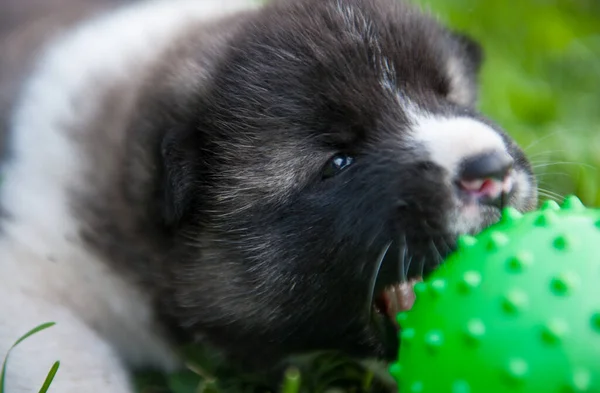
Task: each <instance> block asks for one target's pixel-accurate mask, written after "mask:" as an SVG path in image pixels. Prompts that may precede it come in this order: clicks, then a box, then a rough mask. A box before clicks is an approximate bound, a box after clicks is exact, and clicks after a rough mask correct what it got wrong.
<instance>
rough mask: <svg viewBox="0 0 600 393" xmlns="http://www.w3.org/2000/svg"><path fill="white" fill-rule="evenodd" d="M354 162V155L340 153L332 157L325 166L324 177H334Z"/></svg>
mask: <svg viewBox="0 0 600 393" xmlns="http://www.w3.org/2000/svg"><path fill="white" fill-rule="evenodd" d="M353 163H354V157H352V156H350V155H348V154H343V153H339V154H336V155H335V156H333V157H331V158H330V159H329V161H327V164H325V167H324V168H323V178H324V179H328V178H330V177H333V176H335V175H337V174H338V173H340V172H341V171H343V170H344V169H346V168H348V167H349V166H350V165H352V164H353Z"/></svg>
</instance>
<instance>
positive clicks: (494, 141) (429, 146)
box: [409, 110, 508, 176]
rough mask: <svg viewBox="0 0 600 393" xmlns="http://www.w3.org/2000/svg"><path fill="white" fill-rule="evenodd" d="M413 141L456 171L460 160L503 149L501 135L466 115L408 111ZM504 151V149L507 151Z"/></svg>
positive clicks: (436, 161)
mask: <svg viewBox="0 0 600 393" xmlns="http://www.w3.org/2000/svg"><path fill="white" fill-rule="evenodd" d="M409 116H410V120H411V123H412V125H411V133H412V138H413V139H414V141H415V144H417V145H419V146H422V147H423V148H425V150H426V151H427V153H428V154H429V157H430V159H431V161H433V162H434V163H436V164H437V165H439V166H440V167H442V168H444V169H446V171H447V172H448V174H449V175H450V176H455V175H456V174H457V171H458V168H459V166H460V164H461V162H462V161H463V160H465V159H468V158H470V157H473V156H476V155H478V154H481V153H488V152H505V153H507V152H506V146H505V144H504V141H503V139H502V137H501V136H500V135H499V134H498V133H497V132H495V131H494V130H493V129H492V128H490V127H489V126H488V125H486V124H484V123H482V122H479V121H477V120H474V119H472V118H469V117H443V116H438V115H433V114H430V113H425V112H422V111H419V112H416V111H412V110H410V111H409ZM507 154H508V153H507Z"/></svg>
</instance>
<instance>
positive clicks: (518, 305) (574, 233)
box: [390, 197, 600, 393]
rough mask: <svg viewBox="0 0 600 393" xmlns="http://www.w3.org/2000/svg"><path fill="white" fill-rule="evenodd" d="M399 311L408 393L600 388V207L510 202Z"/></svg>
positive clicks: (399, 369) (401, 378)
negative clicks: (521, 206) (532, 207)
mask: <svg viewBox="0 0 600 393" xmlns="http://www.w3.org/2000/svg"><path fill="white" fill-rule="evenodd" d="M415 293H416V296H417V300H416V302H415V305H414V307H413V309H412V310H411V311H409V312H406V313H401V314H399V315H398V322H399V324H400V326H401V327H402V330H401V333H400V350H399V356H398V361H397V362H396V363H394V364H393V365H392V366H391V368H390V371H391V373H392V375H393V376H394V378H395V379H396V381H397V382H398V388H399V391H400V392H401V393H500V392H502V393H505V392H522V393H580V392H581V393H583V392H586V393H599V392H600V210H598V209H588V208H586V207H584V206H583V205H582V204H581V202H580V201H579V200H578V199H577V198H575V197H568V198H566V199H565V201H564V203H563V205H562V207H559V206H558V204H556V203H554V202H547V203H545V204H544V205H543V207H542V208H541V209H539V210H537V211H534V212H530V213H527V214H525V215H521V214H520V213H519V212H517V211H516V210H514V209H510V208H509V209H506V210H505V211H504V212H503V217H502V219H501V220H500V222H499V223H497V224H495V225H493V226H492V227H490V228H488V229H487V230H485V231H483V232H482V233H481V234H479V235H478V236H477V237H462V238H461V239H460V241H459V247H458V249H457V251H456V252H455V253H454V254H452V255H451V256H450V257H449V258H448V259H447V261H446V263H445V264H444V265H442V266H441V267H440V268H439V269H438V270H437V271H436V272H434V273H433V274H432V275H431V276H430V277H428V279H427V280H426V281H425V282H423V283H420V284H417V286H416V287H415Z"/></svg>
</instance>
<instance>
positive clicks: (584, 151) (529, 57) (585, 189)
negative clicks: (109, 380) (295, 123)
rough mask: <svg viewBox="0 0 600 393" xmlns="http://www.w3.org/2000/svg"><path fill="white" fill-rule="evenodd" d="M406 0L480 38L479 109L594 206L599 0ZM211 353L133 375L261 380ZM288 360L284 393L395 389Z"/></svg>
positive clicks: (563, 189)
mask: <svg viewBox="0 0 600 393" xmlns="http://www.w3.org/2000/svg"><path fill="white" fill-rule="evenodd" d="M413 1H414V2H416V3H417V4H419V5H421V6H422V7H423V8H425V9H428V10H430V11H431V12H432V13H433V14H435V15H437V16H438V17H439V18H440V19H441V20H442V21H444V22H445V23H446V24H447V25H449V26H450V27H453V28H454V29H456V30H459V31H462V32H466V33H469V34H470V35H471V36H472V37H473V38H475V39H477V40H478V41H479V42H480V43H481V44H482V45H483V47H484V50H485V52H486V60H485V64H484V67H483V70H482V75H481V103H480V109H481V110H482V111H483V113H485V114H486V115H488V116H489V117H491V118H492V119H494V120H495V121H497V122H498V123H500V124H501V125H502V126H503V127H504V128H505V129H507V130H508V131H509V132H510V133H511V134H512V135H513V137H515V138H516V140H517V141H518V142H519V143H520V145H521V146H522V147H524V148H525V150H526V153H527V154H528V156H529V158H530V159H531V161H532V162H533V164H534V166H535V172H536V175H537V177H538V180H539V183H540V184H539V186H540V197H541V199H547V198H550V199H558V200H560V199H562V196H564V195H566V194H571V193H575V194H577V195H578V196H579V197H580V198H581V199H582V200H583V202H584V203H586V204H587V205H590V206H600V172H599V171H598V169H597V168H600V0H413ZM211 356H212V355H209V354H207V353H203V352H201V351H198V350H196V351H193V358H194V361H192V364H193V366H192V368H194V369H195V372H185V373H180V374H177V375H172V376H157V375H155V374H148V375H143V376H140V380H139V381H140V391H143V392H146V393H149V392H166V391H171V392H173V393H192V392H232V393H235V392H241V391H256V389H255V388H256V386H260V384H257V383H256V381H253V380H252V377H251V376H241V375H240V374H235V373H234V374H231V372H230V371H225V374H222V370H221V368H220V365H219V362H215V360H214V358H212V357H211ZM294 364H295V365H296V366H297V367H298V368H299V369H300V371H301V380H302V383H301V384H300V388H299V390H298V387H297V383H296V382H295V379H293V378H292V379H289V380H288V383H287V387H286V386H282V391H283V392H285V393H296V392H298V391H301V392H303V393H304V392H307V393H308V392H310V393H321V392H376V391H377V392H380V391H382V389H383V391H390V389H391V391H393V387H392V388H390V385H388V384H387V383H389V380H388V381H386V378H385V369H384V368H383V369H382V368H381V367H374V366H373V365H363V364H358V363H356V362H352V361H350V360H347V359H342V358H340V357H338V356H337V355H335V354H323V355H320V356H316V357H308V358H303V359H298V360H297V361H295V362H294ZM220 370H221V371H220ZM223 375H225V377H223ZM386 386H387V387H386ZM258 391H264V390H262V389H260V388H259V389H258Z"/></svg>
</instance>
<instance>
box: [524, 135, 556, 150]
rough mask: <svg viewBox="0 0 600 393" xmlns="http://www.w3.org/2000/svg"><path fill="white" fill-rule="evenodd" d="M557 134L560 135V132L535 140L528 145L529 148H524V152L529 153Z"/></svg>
mask: <svg viewBox="0 0 600 393" xmlns="http://www.w3.org/2000/svg"><path fill="white" fill-rule="evenodd" d="M556 134H558V131H554V132H551V133H549V134H546V135H544V136H543V137H541V138H538V139H536V140H534V141H533V142H531V143H530V144H529V145H527V147H525V148H523V151H524V152H528V151H529V150H530V149H531V148H533V147H535V146H537V145H538V144H540V142H543V141H545V140H547V139H549V138H551V137H553V136H555V135H556Z"/></svg>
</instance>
